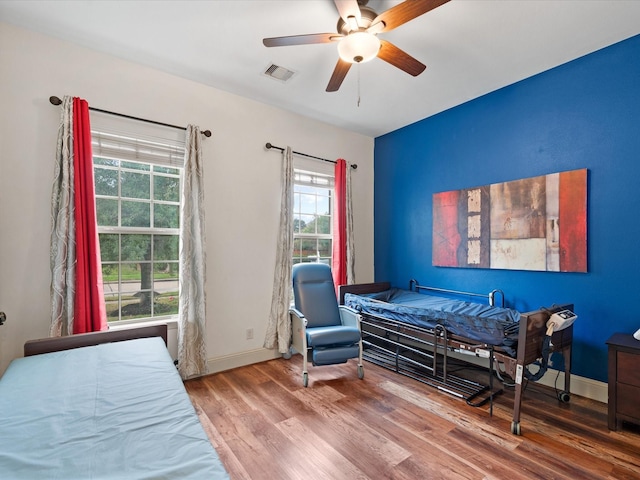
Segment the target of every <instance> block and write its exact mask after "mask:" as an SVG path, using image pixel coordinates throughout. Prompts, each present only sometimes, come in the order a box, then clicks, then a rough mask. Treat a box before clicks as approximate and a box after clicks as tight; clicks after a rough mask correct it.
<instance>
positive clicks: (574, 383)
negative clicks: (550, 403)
mask: <svg viewBox="0 0 640 480" xmlns="http://www.w3.org/2000/svg"><path fill="white" fill-rule="evenodd" d="M556 376H558V380H557V381H556ZM537 383H540V384H542V385H546V386H548V387H555V386H557V387H558V390H562V389H564V372H560V374H559V375H558V371H557V370H552V369H549V370H547V373H545V374H544V375H543V376H542V378H541V379H540V380H538V382H537ZM570 390H571V393H572V394H574V395H580V396H581V397H586V398H590V399H591V400H596V401H598V402H602V403H607V402H608V399H609V386H608V385H607V384H606V383H604V382H599V381H597V380H592V379H591V378H585V377H580V376H578V375H575V374H573V373H572V374H571V388H570Z"/></svg>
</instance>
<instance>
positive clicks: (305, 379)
mask: <svg viewBox="0 0 640 480" xmlns="http://www.w3.org/2000/svg"><path fill="white" fill-rule="evenodd" d="M302 385H304V386H305V387H307V386H308V385H309V374H308V373H307V372H304V373H303V374H302Z"/></svg>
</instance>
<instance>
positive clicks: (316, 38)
mask: <svg viewBox="0 0 640 480" xmlns="http://www.w3.org/2000/svg"><path fill="white" fill-rule="evenodd" d="M341 38H342V35H340V34H339V33H312V34H309V35H291V36H289V37H272V38H263V39H262V43H263V44H264V46H265V47H288V46H290V45H309V44H313V43H330V42H332V41H335V40H340V39H341Z"/></svg>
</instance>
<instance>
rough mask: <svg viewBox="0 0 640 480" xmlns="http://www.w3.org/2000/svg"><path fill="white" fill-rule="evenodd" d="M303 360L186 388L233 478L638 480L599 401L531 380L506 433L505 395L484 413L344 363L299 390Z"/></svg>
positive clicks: (625, 433)
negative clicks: (562, 396) (517, 418)
mask: <svg viewBox="0 0 640 480" xmlns="http://www.w3.org/2000/svg"><path fill="white" fill-rule="evenodd" d="M301 363H302V362H301V357H300V356H299V355H296V356H294V357H293V358H292V359H290V360H285V359H277V360H271V361H268V362H264V363H259V364H255V365H249V366H246V367H241V368H237V369H234V370H230V371H227V372H222V373H218V374H214V375H209V376H206V377H202V378H199V379H195V380H189V381H187V382H185V386H186V388H187V391H188V393H189V395H190V397H191V399H192V402H193V404H194V406H195V408H196V412H197V413H198V415H199V417H200V419H201V421H202V423H203V426H204V427H205V431H206V432H207V434H208V435H209V438H210V439H211V442H212V444H213V446H214V447H215V449H216V450H217V452H218V454H219V456H220V458H221V460H222V462H223V463H224V465H225V467H226V468H227V471H228V472H229V474H230V476H231V478H232V479H258V480H259V479H269V480H285V479H292V480H293V479H295V480H298V479H331V480H339V479H349V480H351V479H406V480H409V479H411V480H416V479H429V480H431V479H478V480H480V479H508V480H520V479H522V480H525V479H545V480H546V479H566V480H576V479H616V480H624V479H640V428H638V427H636V426H633V425H630V424H624V425H623V428H621V429H619V430H618V431H616V432H611V431H609V430H608V429H607V409H606V405H604V404H602V403H599V402H595V401H592V400H589V399H586V398H581V397H577V396H575V395H574V396H572V398H571V402H570V403H569V404H562V403H560V402H559V401H558V400H557V399H556V398H555V396H554V391H553V389H550V388H548V387H544V386H540V385H537V384H533V383H530V384H529V385H528V386H527V389H526V392H525V396H524V401H523V407H522V418H521V426H522V436H515V435H512V434H511V432H510V424H511V418H512V407H513V392H510V391H509V389H507V391H506V393H505V394H504V395H501V396H499V397H497V399H496V402H495V403H494V409H493V416H489V411H488V405H487V406H484V407H480V408H473V407H470V406H468V405H467V404H466V403H465V402H464V401H463V400H460V399H457V398H454V397H452V396H450V395H447V394H444V393H441V392H439V391H437V390H435V389H434V388H432V387H429V386H427V385H424V384H422V383H420V382H417V381H415V380H413V379H410V378H407V377H404V376H401V375H398V374H396V373H394V372H391V371H388V370H385V369H383V368H381V367H378V366H376V365H373V364H371V363H368V362H365V378H364V379H363V380H359V379H358V377H357V373H356V364H355V362H354V361H353V360H351V361H349V362H348V363H347V364H342V365H337V366H328V367H310V369H309V387H308V388H304V387H303V386H302V375H301ZM638 401H640V399H638Z"/></svg>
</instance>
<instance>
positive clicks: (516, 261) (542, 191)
mask: <svg viewBox="0 0 640 480" xmlns="http://www.w3.org/2000/svg"><path fill="white" fill-rule="evenodd" d="M432 261H433V265H434V266H439V267H466V268H500V269H508V270H536V271H549V272H586V271H587V170H586V169H581V170H572V171H568V172H560V173H553V174H549V175H543V176H539V177H532V178H525V179H522V180H515V181H510V182H502V183H495V184H492V185H487V186H484V187H475V188H468V189H462V190H452V191H449V192H440V193H436V194H434V195H433V251H432Z"/></svg>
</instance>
